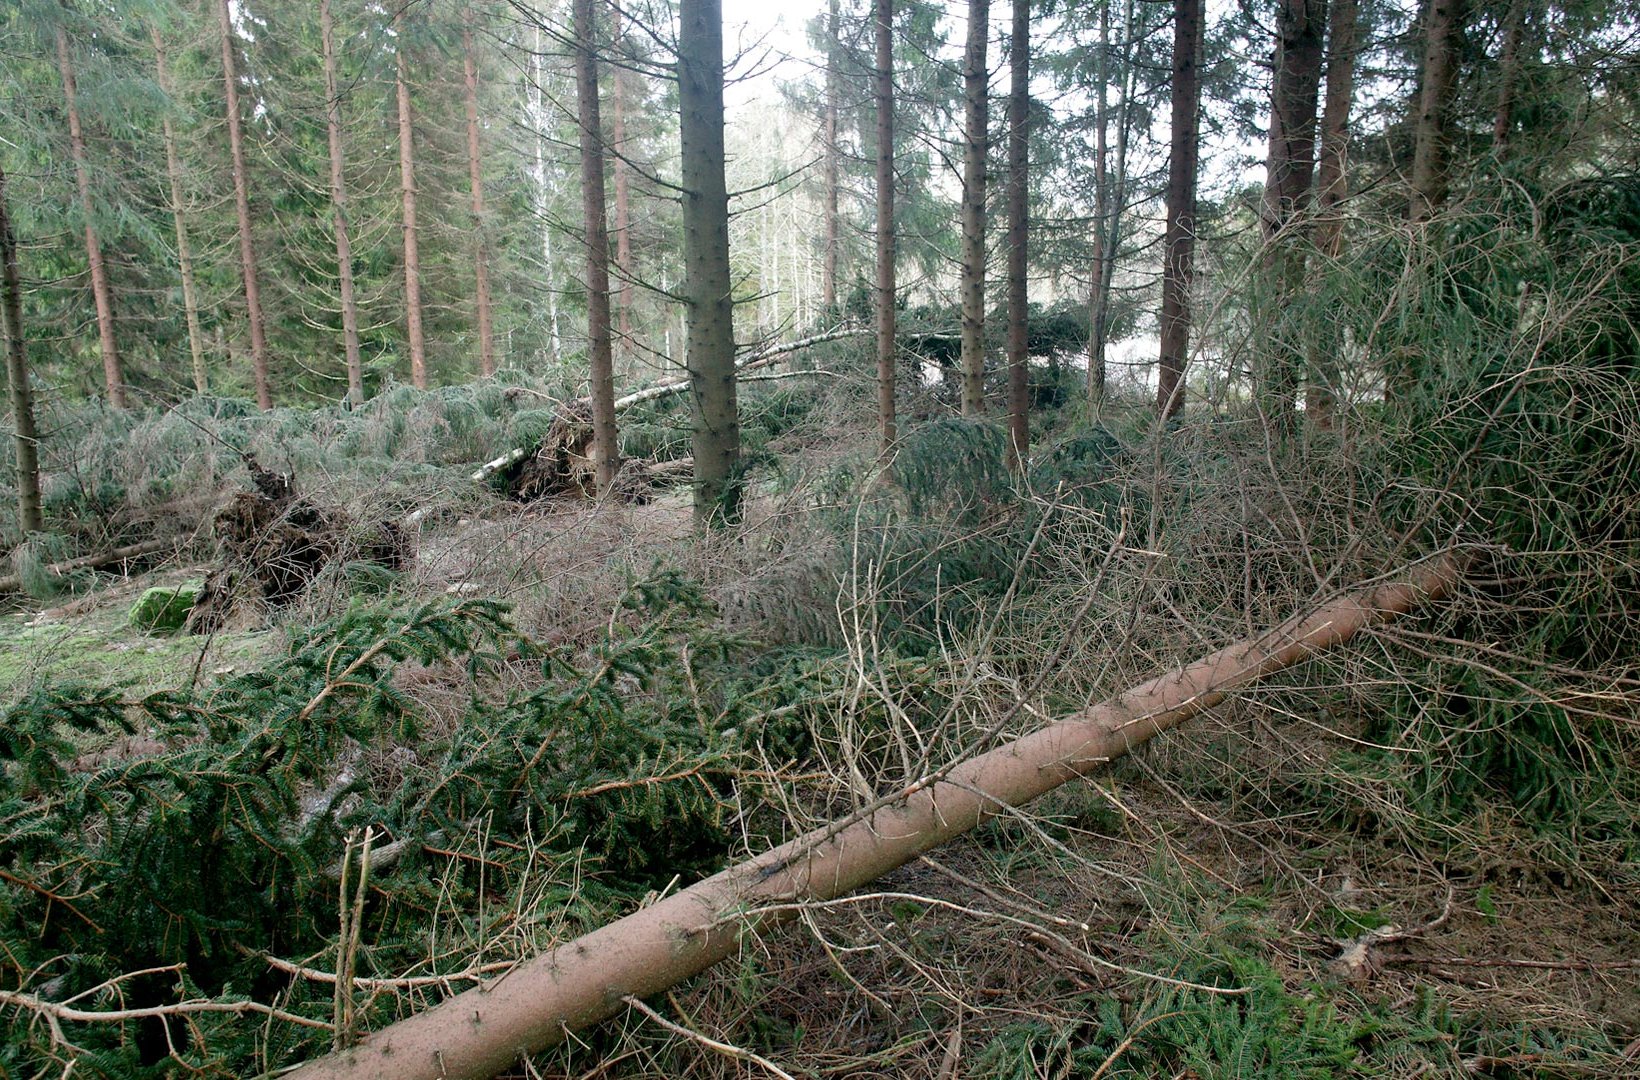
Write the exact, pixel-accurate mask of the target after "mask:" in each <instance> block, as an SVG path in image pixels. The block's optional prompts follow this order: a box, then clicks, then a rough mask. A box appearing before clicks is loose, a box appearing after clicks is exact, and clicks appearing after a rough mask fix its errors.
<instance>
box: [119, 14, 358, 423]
mask: <svg viewBox="0 0 1640 1080" xmlns="http://www.w3.org/2000/svg"><path fill="white" fill-rule="evenodd" d="M327 2H328V0H327ZM150 29H151V31H152V37H153V41H154V75H155V78H156V79H157V81H158V83H159V88H160V90H161V91H163V92H165V93H166V94H170V92H171V87H170V79H169V78H168V77H167V74H166V70H165V60H166V56H165V38H164V37H163V36H162V35H161V34H160V32H159V27H158V26H154V27H151V28H150ZM160 133H161V135H162V136H163V137H164V139H165V171H166V174H167V176H168V177H169V178H170V181H171V219H172V221H173V222H174V223H175V225H176V234H177V270H178V272H179V273H180V274H181V275H182V312H183V317H184V318H185V319H186V321H187V325H188V354H189V357H190V358H191V359H192V361H193V372H194V390H195V391H197V392H198V393H201V394H203V393H206V392H207V391H208V390H209V389H210V378H209V375H208V373H207V372H206V370H205V338H204V334H203V333H202V332H201V331H200V328H199V292H198V289H197V287H196V285H195V282H194V257H193V250H192V248H191V247H190V245H189V243H188V222H187V218H186V217H185V216H184V210H183V199H182V156H181V154H180V153H179V152H178V149H177V136H176V129H175V128H174V127H173V125H172V123H171V110H170V109H169V108H167V109H166V110H165V111H164V112H163V113H162V114H161V115H160Z"/></svg>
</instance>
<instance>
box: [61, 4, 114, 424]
mask: <svg viewBox="0 0 1640 1080" xmlns="http://www.w3.org/2000/svg"><path fill="white" fill-rule="evenodd" d="M64 6H65V7H66V6H67V5H66V4H65V5H64ZM57 70H58V72H59V73H60V74H61V75H62V79H63V100H64V102H65V103H66V104H67V108H68V147H69V154H70V156H71V157H72V158H73V159H74V179H75V183H76V184H77V185H78V187H79V192H80V213H81V214H83V215H84V217H85V255H86V260H87V262H89V263H90V266H91V297H92V300H93V302H94V303H95V304H96V306H97V347H98V349H99V350H100V351H101V352H102V366H103V388H104V390H105V392H106V393H107V394H108V403H109V404H110V405H112V406H113V407H114V408H116V409H123V408H125V407H126V401H125V376H124V375H123V374H122V373H121V371H120V352H119V348H118V347H117V346H116V345H115V344H114V296H113V292H112V290H110V288H109V285H108V267H107V264H106V263H104V262H103V251H102V242H101V241H100V240H98V239H97V226H96V225H95V224H94V223H93V221H92V202H91V176H90V173H88V172H87V171H86V164H85V132H84V129H83V128H82V127H81V126H80V103H79V90H78V87H77V85H76V83H75V81H74V63H73V61H72V60H71V59H70V57H69V52H68V31H67V30H65V29H64V28H63V25H62V23H60V22H59V23H58V24H57Z"/></svg>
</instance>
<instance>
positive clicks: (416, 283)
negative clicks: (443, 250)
mask: <svg viewBox="0 0 1640 1080" xmlns="http://www.w3.org/2000/svg"><path fill="white" fill-rule="evenodd" d="M223 2H224V3H226V2H227V0H223ZM393 28H394V30H395V31H397V36H396V40H395V42H394V51H395V52H396V53H397V54H398V67H397V77H396V78H395V80H394V81H395V83H396V89H397V91H398V102H399V198H400V205H401V207H402V210H403V215H404V217H403V222H404V323H405V333H406V335H407V340H408V343H409V347H410V383H411V385H412V386H414V387H415V388H416V389H418V390H425V389H427V339H426V337H425V336H424V335H423V333H422V328H421V248H420V244H419V236H418V232H417V227H416V145H415V143H416V135H415V123H414V120H413V119H412V117H411V115H410V57H409V55H408V46H407V40H406V37H405V30H404V14H403V10H402V9H401V10H400V13H399V14H398V15H396V16H394V18H393Z"/></svg>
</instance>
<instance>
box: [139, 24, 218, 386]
mask: <svg viewBox="0 0 1640 1080" xmlns="http://www.w3.org/2000/svg"><path fill="white" fill-rule="evenodd" d="M150 29H151V32H152V36H153V40H154V75H155V77H156V79H157V80H158V82H159V88H160V90H161V91H162V92H163V93H167V94H169V93H170V80H169V79H168V78H167V77H166V74H165V39H164V38H163V37H161V36H160V32H159V27H157V26H155V27H151V28H150ZM160 133H161V135H163V136H164V139H165V171H166V173H167V174H168V176H169V177H170V181H171V220H172V221H173V222H174V223H175V225H176V233H177V270H178V271H179V272H180V273H181V275H182V313H183V317H184V318H185V319H186V320H187V324H188V354H189V357H190V358H191V359H192V361H193V372H194V390H195V392H197V393H200V394H204V393H207V392H208V391H209V390H210V376H209V373H208V372H207V371H206V369H205V336H204V333H203V332H202V331H201V330H200V328H199V293H198V291H197V290H196V288H195V283H194V257H193V252H192V250H191V248H190V246H189V244H188V222H187V219H186V217H185V216H184V214H183V209H182V158H181V155H180V154H179V153H178V152H177V136H176V130H175V129H174V128H173V127H172V126H171V112H170V110H169V109H167V110H166V111H165V112H164V113H163V114H162V115H161V117H160Z"/></svg>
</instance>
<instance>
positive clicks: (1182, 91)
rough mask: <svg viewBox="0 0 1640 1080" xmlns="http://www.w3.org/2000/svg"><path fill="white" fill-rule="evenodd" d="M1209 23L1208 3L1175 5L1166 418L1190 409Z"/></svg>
mask: <svg viewBox="0 0 1640 1080" xmlns="http://www.w3.org/2000/svg"><path fill="white" fill-rule="evenodd" d="M1203 19H1204V13H1203V0H1174V3H1173V110H1172V126H1173V132H1172V146H1171V147H1170V149H1169V153H1168V167H1167V224H1166V226H1165V228H1164V230H1163V234H1162V317H1161V332H1162V333H1161V338H1162V340H1161V362H1160V365H1159V368H1160V370H1159V374H1158V377H1157V380H1156V411H1157V412H1158V413H1160V414H1161V416H1162V417H1163V418H1164V419H1165V418H1168V417H1171V416H1174V415H1175V414H1177V413H1178V411H1179V410H1180V409H1182V408H1184V369H1185V362H1186V360H1188V359H1189V356H1190V282H1191V278H1192V274H1193V270H1194V265H1195V255H1196V156H1197V152H1198V149H1199V148H1198V146H1197V137H1196V133H1197V120H1198V116H1199V114H1200V112H1201V96H1202V94H1201V89H1202V87H1201V65H1200V56H1201V39H1202V22H1203Z"/></svg>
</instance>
